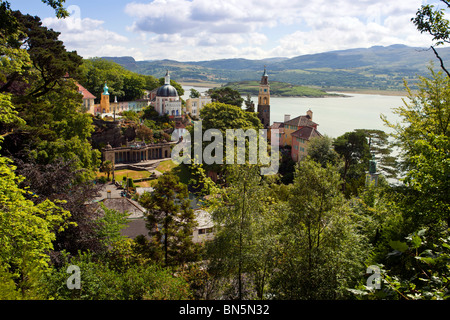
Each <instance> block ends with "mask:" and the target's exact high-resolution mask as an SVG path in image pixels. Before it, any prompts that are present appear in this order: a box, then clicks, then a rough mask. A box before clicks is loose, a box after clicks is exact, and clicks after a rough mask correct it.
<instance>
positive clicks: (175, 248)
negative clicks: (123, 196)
mask: <svg viewBox="0 0 450 320" xmlns="http://www.w3.org/2000/svg"><path fill="white" fill-rule="evenodd" d="M188 198H189V194H188V190H187V187H186V185H184V184H182V183H181V182H180V181H179V179H178V177H177V176H175V175H173V174H170V173H169V174H167V173H166V174H164V175H162V176H160V177H159V178H158V180H157V184H156V186H154V191H153V192H152V193H144V194H143V195H142V196H141V197H140V199H139V202H140V203H141V205H142V206H144V207H145V208H146V209H147V210H148V214H147V216H146V220H147V229H148V231H149V236H150V237H151V239H152V242H151V243H150V248H149V250H151V251H152V252H153V255H154V259H155V260H157V261H161V262H163V263H164V265H165V266H182V265H183V264H185V263H188V262H191V261H196V260H197V258H198V257H197V255H198V253H199V252H198V247H197V246H196V245H195V244H194V243H193V242H192V239H191V236H192V233H193V228H194V227H195V225H196V221H195V216H194V212H193V210H192V209H191V208H190V200H189V199H188Z"/></svg>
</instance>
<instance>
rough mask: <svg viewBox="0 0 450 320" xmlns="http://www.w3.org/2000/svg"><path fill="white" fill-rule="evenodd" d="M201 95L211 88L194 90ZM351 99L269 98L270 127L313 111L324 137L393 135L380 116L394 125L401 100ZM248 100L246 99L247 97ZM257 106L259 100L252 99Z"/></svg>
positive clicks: (378, 97) (355, 96) (384, 97)
mask: <svg viewBox="0 0 450 320" xmlns="http://www.w3.org/2000/svg"><path fill="white" fill-rule="evenodd" d="M183 88H184V90H185V95H184V96H183V99H185V100H186V99H188V98H189V93H190V89H191V88H192V87H189V86H184V87H183ZM194 89H196V90H197V91H199V92H201V93H202V92H205V91H206V90H208V89H209V88H201V87H194ZM345 95H347V96H348V97H345V98H343V97H331V98H288V97H286V98H281V97H271V98H270V121H271V123H273V122H275V121H278V122H282V121H283V120H284V115H286V114H288V115H290V116H291V119H293V118H295V117H297V116H300V115H305V114H306V111H308V110H309V109H311V111H312V112H313V121H314V122H316V123H318V124H319V127H318V130H319V132H320V133H321V134H323V135H325V134H326V135H328V136H330V137H333V138H336V137H338V136H340V135H342V134H344V133H345V132H348V131H353V130H354V129H379V130H384V131H385V132H390V129H389V128H388V127H386V126H385V125H384V123H383V121H382V120H381V118H380V115H381V114H384V115H386V116H387V118H388V120H389V121H391V122H396V121H397V120H398V116H397V115H396V114H394V113H393V112H392V109H393V108H397V107H400V106H402V105H403V101H402V98H404V97H401V96H387V95H375V94H359V93H358V94H356V93H345ZM244 98H246V97H244ZM252 100H253V102H254V103H255V105H256V104H257V103H258V98H257V97H256V96H255V97H252Z"/></svg>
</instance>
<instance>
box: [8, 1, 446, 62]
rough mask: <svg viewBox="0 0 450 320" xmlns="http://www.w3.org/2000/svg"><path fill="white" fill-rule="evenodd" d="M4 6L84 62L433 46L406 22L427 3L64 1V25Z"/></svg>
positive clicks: (22, 5) (42, 12)
mask: <svg viewBox="0 0 450 320" xmlns="http://www.w3.org/2000/svg"><path fill="white" fill-rule="evenodd" d="M10 2H11V7H12V9H14V10H20V11H22V12H23V13H29V14H31V15H37V16H39V17H40V18H41V19H42V20H43V23H44V25H46V26H47V27H49V28H52V29H54V30H56V31H59V32H61V36H60V39H61V40H63V41H64V43H65V45H66V47H67V48H68V49H69V50H77V52H78V53H79V54H80V55H82V56H83V57H85V58H89V57H95V56H133V57H134V58H135V59H136V60H153V59H174V60H179V61H200V60H212V59H225V58H247V59H263V58H271V57H294V56H298V55H303V54H311V53H318V52H325V51H331V50H341V49H349V48H360V47H371V46H374V45H384V46H385V45H391V44H397V43H400V44H406V45H410V46H424V47H427V46H429V45H431V38H430V36H428V35H424V34H420V33H419V32H418V31H417V30H416V29H415V27H414V25H413V24H412V22H411V21H410V20H411V18H412V17H414V15H415V12H416V11H417V9H418V8H420V6H421V5H422V4H426V3H429V2H430V1H426V0H395V1H392V0H333V1H331V0H154V1H147V0H134V1H127V0H120V1H119V0H90V1H87V0H73V1H72V0H67V1H66V7H67V8H68V9H69V11H70V12H71V17H70V18H67V19H62V20H59V19H56V18H55V16H54V12H53V10H52V9H51V8H49V7H47V6H46V5H44V4H42V3H41V2H40V1H39V0H10ZM431 2H437V3H438V1H435V0H433V1H431Z"/></svg>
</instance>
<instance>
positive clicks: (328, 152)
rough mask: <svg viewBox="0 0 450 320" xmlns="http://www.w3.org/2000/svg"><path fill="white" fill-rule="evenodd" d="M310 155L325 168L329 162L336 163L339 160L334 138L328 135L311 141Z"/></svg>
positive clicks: (309, 146) (309, 145)
mask: <svg viewBox="0 0 450 320" xmlns="http://www.w3.org/2000/svg"><path fill="white" fill-rule="evenodd" d="M308 156H309V157H310V158H311V159H312V160H314V161H316V162H317V163H320V164H321V165H322V167H324V168H325V167H326V166H327V164H328V163H330V164H332V165H336V164H337V163H338V161H339V155H338V154H337V152H336V151H335V150H334V148H333V139H332V138H331V137H329V136H327V135H325V136H323V137H315V138H312V139H311V140H310V141H309V144H308Z"/></svg>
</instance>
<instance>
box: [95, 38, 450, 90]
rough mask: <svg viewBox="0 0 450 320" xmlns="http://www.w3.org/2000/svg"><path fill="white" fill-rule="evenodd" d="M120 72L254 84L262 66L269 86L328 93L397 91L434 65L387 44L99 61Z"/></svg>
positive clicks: (449, 53)
mask: <svg viewBox="0 0 450 320" xmlns="http://www.w3.org/2000/svg"><path fill="white" fill-rule="evenodd" d="M438 52H439V54H440V55H441V57H442V58H443V60H444V61H450V48H440V49H438ZM104 58H105V59H108V60H113V61H115V62H117V63H119V64H121V65H122V66H124V67H125V68H127V69H129V70H131V71H134V72H138V73H141V74H146V75H154V76H157V77H161V76H163V75H164V73H165V71H166V69H169V70H170V72H171V75H172V78H173V79H176V80H177V81H179V82H192V81H194V82H204V81H209V82H211V81H212V82H217V83H227V82H233V81H245V80H258V79H260V77H261V74H262V70H263V68H264V65H267V69H268V72H269V75H270V80H271V81H281V82H288V83H291V84H294V85H307V86H321V87H323V88H325V89H330V88H339V87H340V88H342V87H344V88H349V87H350V88H364V89H392V90H398V89H403V79H406V80H408V82H409V83H412V84H413V83H415V82H416V80H417V76H418V75H426V74H427V73H428V72H427V66H429V64H430V61H433V62H434V65H435V68H438V67H439V62H438V60H437V59H436V57H435V56H434V53H433V52H432V51H431V50H428V49H427V48H416V47H408V46H405V45H392V46H387V47H382V46H375V47H371V48H359V49H348V50H340V51H330V52H323V53H318V54H309V55H302V56H298V57H294V58H272V59H265V60H248V59H222V60H211V61H196V62H194V61H192V62H179V61H174V60H155V61H136V60H135V59H134V58H132V57H104Z"/></svg>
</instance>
